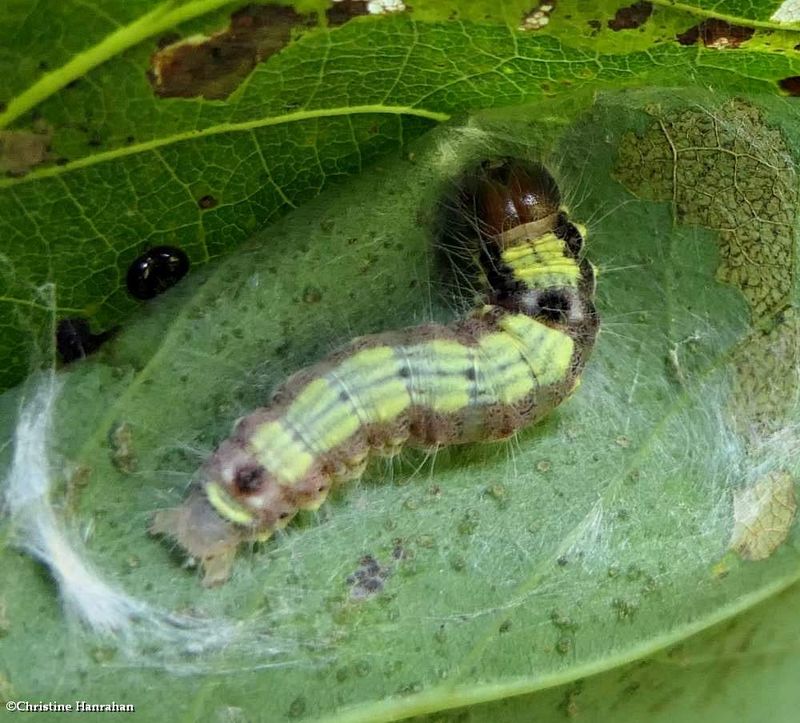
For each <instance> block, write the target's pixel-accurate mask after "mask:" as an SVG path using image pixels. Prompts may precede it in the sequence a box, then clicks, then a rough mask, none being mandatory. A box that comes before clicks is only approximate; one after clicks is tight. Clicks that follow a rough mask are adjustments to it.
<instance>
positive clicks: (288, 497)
mask: <svg viewBox="0 0 800 723" xmlns="http://www.w3.org/2000/svg"><path fill="white" fill-rule="evenodd" d="M457 187H458V191H457V193H456V194H455V195H454V197H453V198H451V199H449V201H448V203H447V204H446V207H447V208H448V209H449V215H450V216H451V221H452V224H450V227H449V228H448V229H447V233H454V234H455V235H457V236H458V237H459V238H460V239H461V240H462V241H463V242H464V243H465V245H466V247H467V248H468V250H469V253H470V255H471V256H472V257H473V258H474V259H475V272H476V273H477V274H478V276H479V278H480V280H481V282H482V285H483V288H484V293H483V297H482V299H481V301H480V303H479V304H478V305H477V307H476V308H475V309H473V310H472V311H471V312H470V313H469V314H467V315H466V316H465V317H464V318H462V319H459V320H457V321H455V322H453V323H451V324H449V325H440V324H425V325H422V326H417V327H412V328H407V329H402V330H398V331H391V332H385V333H381V334H375V335H371V336H365V337H360V338H357V339H354V340H353V341H351V342H350V343H349V344H347V345H346V346H345V347H343V348H342V349H340V350H339V351H338V352H335V353H334V354H332V355H331V356H329V357H328V358H327V359H324V360H323V361H321V362H319V363H317V364H315V365H313V366H311V367H308V368H306V369H303V370H301V371H299V372H297V373H296V374H294V375H293V376H291V377H290V378H289V379H288V380H287V381H286V382H284V383H283V384H282V385H281V386H280V387H279V388H278V389H277V390H276V391H275V393H274V395H273V398H272V401H271V403H270V404H268V405H267V406H265V407H260V408H258V409H256V410H255V411H253V412H252V413H251V414H249V415H247V416H245V417H244V418H242V419H240V420H239V421H238V423H237V424H236V427H235V429H234V431H233V434H232V435H231V437H229V438H228V439H227V440H226V441H224V442H223V443H222V444H221V445H220V446H219V447H218V448H217V450H216V451H215V452H214V454H213V455H212V456H211V457H210V459H209V460H208V461H207V462H206V464H205V465H204V466H203V468H202V470H201V471H200V474H199V477H198V480H197V481H196V482H195V483H194V484H193V486H192V488H191V490H190V492H189V495H188V497H187V499H186V500H185V501H184V503H183V504H182V505H180V506H179V507H177V508H174V509H169V510H163V511H160V512H158V513H157V514H156V515H155V517H154V520H153V524H152V526H151V531H152V532H153V533H154V534H161V535H166V536H169V537H171V538H173V539H175V540H176V541H177V542H178V544H179V545H180V546H181V547H182V548H183V549H184V550H186V552H187V553H188V554H190V555H192V556H194V557H196V558H198V559H199V560H200V561H201V563H202V565H203V567H204V570H205V578H204V584H206V585H213V584H217V583H220V582H224V580H226V579H227V577H228V574H229V571H230V567H231V563H232V560H233V556H234V554H235V551H236V549H237V547H238V545H239V544H240V543H242V542H245V541H249V540H264V539H267V538H268V537H270V535H272V533H273V532H274V531H275V530H276V529H280V528H282V527H284V526H285V525H286V524H287V523H288V522H289V521H290V520H291V519H292V517H293V516H294V515H295V514H296V513H297V511H298V510H301V509H317V508H318V507H319V506H320V505H321V504H322V503H323V502H324V501H325V498H326V497H327V495H328V492H329V491H330V489H331V487H332V486H334V485H337V484H340V483H343V482H345V481H347V480H353V479H356V478H358V477H360V475H361V474H362V473H363V471H364V468H365V466H366V463H367V460H368V457H369V456H370V455H382V456H393V455H396V454H397V453H398V452H399V451H400V450H401V449H402V448H403V447H404V446H413V447H422V448H436V447H440V446H445V445H454V444H464V443H470V442H478V441H489V440H501V439H505V438H507V437H509V436H511V435H513V434H514V433H515V432H516V431H518V430H519V429H521V428H523V427H525V426H527V425H530V424H532V423H533V422H535V421H537V420H539V419H541V418H542V417H543V416H545V415H546V414H547V413H549V412H550V411H551V410H552V409H554V408H555V407H556V406H558V405H559V404H560V403H561V402H562V401H563V400H564V399H565V398H566V397H567V396H569V394H570V393H571V392H572V390H573V389H574V388H575V386H576V384H577V381H578V378H579V376H580V374H581V372H582V370H583V367H584V365H585V363H586V361H587V359H588V356H589V354H590V352H591V350H592V347H593V345H594V340H595V337H596V334H597V330H598V325H599V322H598V317H597V313H596V311H595V307H594V303H593V299H594V290H595V274H594V268H593V267H592V265H591V264H590V263H589V262H588V261H587V260H586V259H583V258H582V257H581V253H582V250H583V235H584V234H583V233H582V232H581V229H580V228H579V227H578V226H576V225H575V224H573V223H572V222H571V221H570V220H569V218H568V214H567V212H566V211H565V210H564V209H563V208H562V207H561V196H560V192H559V189H558V187H557V185H556V183H555V180H554V179H553V177H552V176H551V175H550V174H549V173H548V172H547V170H546V169H545V168H543V167H542V166H540V165H538V164H533V163H528V162H524V161H521V160H517V159H512V158H502V159H498V160H490V161H484V162H483V163H480V164H478V165H477V166H475V167H473V168H471V169H469V170H468V172H466V173H465V174H464V176H463V178H462V179H461V180H460V182H459V183H458V185H457Z"/></svg>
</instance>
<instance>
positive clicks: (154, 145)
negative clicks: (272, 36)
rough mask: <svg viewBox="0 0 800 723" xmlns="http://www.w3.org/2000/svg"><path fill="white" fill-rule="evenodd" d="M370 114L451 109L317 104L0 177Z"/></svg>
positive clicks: (437, 117)
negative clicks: (264, 130) (182, 144)
mask: <svg viewBox="0 0 800 723" xmlns="http://www.w3.org/2000/svg"><path fill="white" fill-rule="evenodd" d="M370 114H373V115H396V116H402V115H409V116H416V117H418V118H425V119H428V120H431V121H436V122H440V123H442V122H444V121H447V120H449V118H450V115H449V114H448V113H440V112H437V111H433V110H426V109H424V108H414V107H412V106H406V105H383V104H381V103H374V104H368V105H354V106H343V107H338V108H316V109H313V110H301V111H295V112H294V113H284V114H282V115H277V116H268V117H266V118H256V119H254V120H249V121H241V122H239V123H219V124H218V125H213V126H208V127H207V128H203V129H200V130H191V131H184V132H182V133H173V134H171V135H168V136H164V137H163V138H153V139H151V140H149V141H143V142H141V143H136V144H133V145H130V146H123V147H120V148H114V149H112V150H109V151H104V152H102V153H94V154H92V155H91V156H84V157H83V158H78V159H76V160H74V161H70V162H69V163H65V164H63V165H60V166H48V167H46V168H40V169H38V170H35V171H31V172H30V173H28V174H26V175H24V176H21V177H17V178H0V189H2V188H10V187H13V186H19V185H21V184H23V183H28V182H30V181H36V180H40V179H42V178H53V177H56V176H60V175H62V174H65V173H69V172H71V171H75V170H78V169H81V168H88V167H90V166H94V165H97V164H99V163H106V162H108V161H113V160H117V159H119V158H125V157H126V156H132V155H136V154H139V153H146V152H147V151H152V150H156V149H158V148H163V147H164V146H169V145H173V144H175V143H181V142H183V141H191V140H197V139H199V138H208V137H209V136H215V135H222V134H225V133H243V132H247V131H252V130H256V129H259V128H266V127H268V126H277V125H285V124H289V123H298V122H300V121H305V120H314V119H318V118H336V117H341V116H351V115H370Z"/></svg>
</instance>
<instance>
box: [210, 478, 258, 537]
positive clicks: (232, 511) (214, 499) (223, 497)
mask: <svg viewBox="0 0 800 723" xmlns="http://www.w3.org/2000/svg"><path fill="white" fill-rule="evenodd" d="M206 496H207V497H208V501H209V502H210V503H211V506H212V507H213V508H214V509H215V510H216V511H217V512H218V513H219V514H220V516H221V517H224V518H225V519H226V520H230V521H231V522H234V523H236V524H237V525H249V524H250V523H252V522H253V519H254V517H255V516H254V515H253V513H252V512H249V511H248V510H246V509H245V508H244V507H242V505H240V504H239V503H238V502H234V500H232V499H231V497H230V495H229V494H228V493H227V492H226V491H225V490H224V489H222V487H220V486H219V485H218V484H216V483H215V482H211V483H209V484H208V485H206ZM270 534H271V533H270Z"/></svg>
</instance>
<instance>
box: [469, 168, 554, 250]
mask: <svg viewBox="0 0 800 723" xmlns="http://www.w3.org/2000/svg"><path fill="white" fill-rule="evenodd" d="M459 205H460V207H461V210H462V212H463V213H466V214H467V216H468V217H469V218H470V220H472V221H473V223H474V224H475V228H476V229H478V230H479V231H480V233H481V235H483V236H497V235H499V234H502V233H506V232H508V231H511V230H513V229H514V228H516V227H517V226H521V225H523V224H528V223H533V222H542V225H543V229H542V230H543V231H548V230H551V229H552V227H553V226H554V225H555V222H556V217H557V214H558V209H559V206H560V205H561V193H560V192H559V190H558V185H557V184H556V182H555V179H554V178H553V177H552V176H551V175H550V173H549V172H548V171H547V169H546V168H545V167H544V166H542V165H541V164H539V163H533V162H531V161H523V160H520V159H517V158H501V159H497V160H490V161H483V162H482V163H481V164H480V165H479V166H478V167H477V168H476V169H474V171H471V172H469V173H467V174H466V175H465V181H464V184H463V185H462V189H461V193H460V199H459Z"/></svg>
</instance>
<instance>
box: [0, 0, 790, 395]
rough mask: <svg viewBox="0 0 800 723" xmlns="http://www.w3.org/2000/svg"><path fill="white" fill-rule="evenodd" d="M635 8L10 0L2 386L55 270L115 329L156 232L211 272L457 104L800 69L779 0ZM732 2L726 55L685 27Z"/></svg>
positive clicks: (26, 362) (27, 355)
mask: <svg viewBox="0 0 800 723" xmlns="http://www.w3.org/2000/svg"><path fill="white" fill-rule="evenodd" d="M356 5H358V3H356V2H348V3H343V4H342V5H341V6H340V7H343V8H345V7H351V6H353V7H355V6H356ZM629 5H630V4H629V3H627V2H620V1H618V0H617V1H608V2H603V3H592V4H591V5H587V4H586V3H581V2H577V0H564V1H563V2H560V3H559V4H558V8H557V9H556V10H555V11H553V12H552V13H551V14H550V16H549V22H548V24H547V25H545V26H543V27H542V28H541V29H539V30H535V31H527V32H524V31H518V30H517V28H518V27H520V26H522V25H524V23H525V18H526V17H527V16H528V15H529V14H530V12H531V5H530V2H528V0H525V2H521V1H519V0H514V2H506V3H503V4H502V5H501V6H500V5H499V4H498V3H495V2H457V1H456V0H451V1H450V2H445V3H443V2H440V0H421V1H419V2H415V3H413V8H412V11H411V12H409V13H398V14H396V15H384V16H381V17H356V18H354V19H352V20H350V21H349V22H345V23H344V24H341V25H340V24H338V23H340V22H341V20H342V18H338V17H337V16H335V15H330V14H326V10H328V3H327V2H324V1H323V0H305V1H304V2H299V1H298V2H296V3H294V7H295V8H296V10H292V9H290V8H288V7H284V6H275V5H272V4H268V5H264V6H262V5H258V6H253V7H252V8H250V7H249V8H245V9H244V10H242V9H241V8H240V7H239V6H238V5H237V4H236V3H229V2H225V1H224V0H184V1H183V2H179V1H178V0H166V1H165V2H161V3H153V2H151V1H150V0H137V1H136V2H122V1H116V0H115V1H114V2H106V3H103V4H102V6H100V5H97V4H91V3H90V4H86V3H84V2H80V1H79V0H70V1H69V2H41V3H37V4H35V5H34V6H33V7H31V6H30V4H29V3H20V2H13V3H6V4H5V5H4V7H3V8H2V9H0V48H2V51H0V53H2V54H0V69H3V70H5V71H6V72H3V73H0V99H3V100H4V104H3V106H2V107H3V108H4V109H3V110H2V111H0V128H5V130H3V131H0V146H2V150H0V169H2V170H5V172H6V174H7V176H6V177H5V178H2V179H0V234H2V238H3V247H2V252H3V256H2V257H0V308H2V309H3V311H2V325H1V328H2V331H1V332H0V339H2V342H3V343H2V349H3V356H2V364H0V388H7V387H8V386H10V385H12V384H14V383H16V382H18V381H19V380H20V379H21V378H22V377H23V376H24V374H25V372H26V371H28V370H29V369H30V367H31V354H32V349H33V346H32V344H31V340H32V339H39V338H41V337H46V336H47V335H48V334H49V330H50V323H49V316H48V313H49V312H48V305H47V303H46V302H45V301H43V300H42V298H41V293H40V291H41V288H42V286H43V285H44V284H46V283H54V284H55V285H56V291H57V296H56V308H57V314H58V316H59V318H61V317H76V316H78V317H86V318H88V319H90V320H91V322H92V325H93V329H94V331H95V332H96V333H99V332H101V331H104V330H110V329H112V328H114V327H116V326H117V325H118V324H120V323H121V322H123V321H124V320H125V319H126V318H127V317H128V316H129V315H130V314H131V313H132V312H133V311H134V310H135V309H136V308H137V302H136V301H135V300H134V299H132V298H131V297H130V296H129V295H128V294H127V292H126V289H125V285H124V278H125V274H126V269H127V267H128V265H129V264H130V263H131V262H132V261H133V259H135V258H136V257H137V256H138V255H139V254H141V253H142V252H144V251H146V250H147V249H148V248H150V247H152V246H156V245H161V244H169V245H175V246H179V247H181V248H183V249H184V250H185V251H186V252H187V254H188V255H189V257H190V260H191V263H192V265H193V267H195V268H196V267H199V266H201V265H202V264H204V263H206V262H207V261H209V260H211V259H213V258H216V257H219V256H221V255H223V254H224V253H226V252H227V251H229V250H230V249H232V248H233V247H235V246H236V245H237V244H239V243H241V242H242V241H243V240H244V239H246V238H247V237H249V236H250V235H251V234H252V233H253V232H254V231H255V230H256V229H257V228H259V227H262V226H263V225H264V224H266V223H269V222H271V221H273V220H274V219H275V218H277V217H278V216H279V215H280V214H282V213H284V212H285V211H286V210H288V209H290V208H292V207H294V206H299V205H302V204H303V203H304V202H306V201H307V200H308V199H309V198H311V197H313V196H314V195H315V194H316V193H318V192H319V190H320V189H322V188H323V187H325V186H327V185H328V184H330V183H336V182H338V180H340V179H341V178H342V177H344V176H346V175H348V174H351V173H357V172H359V171H361V170H362V169H363V168H364V167H365V164H368V162H369V161H370V160H373V159H375V158H377V157H379V156H380V155H382V154H384V153H386V152H387V151H388V150H390V149H392V148H398V147H400V146H402V144H403V143H404V142H407V141H409V140H410V139H412V138H414V137H415V136H418V135H419V134H420V133H422V132H424V131H426V130H428V129H429V128H430V127H431V125H433V124H435V123H437V122H441V121H443V120H445V119H447V118H448V117H450V116H452V115H454V114H458V113H461V112H463V111H467V110H474V109H477V108H486V107H501V106H508V105H513V104H519V103H527V102H534V101H540V100H542V99H543V98H546V97H552V96H568V97H575V98H580V97H586V96H588V95H589V94H590V93H591V92H593V91H594V90H596V89H598V88H609V87H610V88H613V87H622V86H628V85H643V84H648V83H650V84H652V83H656V84H659V85H680V84H682V83H684V82H685V81H686V79H687V78H689V77H693V78H695V79H696V80H697V82H699V83H700V84H703V85H715V86H718V87H727V88H729V89H731V90H734V91H738V90H747V91H748V92H753V91H754V90H756V89H759V88H762V89H767V88H775V83H776V82H777V81H779V80H780V79H782V78H787V77H793V76H796V75H798V73H800V63H798V61H797V60H796V58H795V56H796V53H795V51H794V46H795V45H796V44H797V41H796V37H795V36H796V33H795V32H794V31H785V30H781V29H780V28H781V27H782V26H780V25H779V24H777V23H775V22H772V21H769V20H765V19H764V18H767V17H768V16H769V14H770V13H771V12H772V10H773V3H770V4H769V8H767V6H766V5H764V4H759V5H758V6H756V5H753V4H751V3H741V4H736V3H731V4H730V5H728V4H720V3H715V4H714V5H713V7H712V8H711V9H706V8H704V7H703V5H702V4H698V5H697V6H689V5H679V6H675V7H673V5H672V4H671V3H667V2H664V3H660V2H659V3H654V4H653V6H652V13H651V14H650V15H647V14H645V15H643V16H641V17H640V16H636V17H639V20H636V21H635V22H636V23H640V24H639V26H638V27H630V26H628V25H626V24H625V23H623V24H622V25H621V26H620V25H619V24H615V22H614V20H615V18H617V16H618V13H619V12H622V11H623V10H624V9H625V8H626V7H629ZM740 5H741V6H740ZM362 9H363V8H362ZM232 12H233V15H232V16H231V13H232ZM237 13H239V14H238V15H237ZM242 13H243V14H242ZM715 13H716V15H715ZM721 14H722V15H725V17H726V18H727V17H728V16H730V22H732V23H736V24H740V25H743V26H746V27H747V29H749V30H754V31H755V34H754V35H753V36H752V37H751V38H750V39H749V40H747V42H746V43H744V44H742V46H741V47H740V48H739V49H737V51H736V52H735V53H733V52H729V51H725V52H720V51H719V50H718V49H716V48H706V47H700V48H698V47H696V46H695V45H689V46H685V45H682V44H681V43H679V42H677V41H676V38H677V36H678V35H680V34H682V33H685V32H686V31H687V30H690V29H691V28H692V27H695V26H697V25H698V23H699V22H701V21H702V20H703V19H704V18H709V17H717V16H718V15H721ZM623 15H624V13H623ZM237 17H238V18H239V21H237V20H236V18H237ZM626 17H627V16H626ZM245 21H247V23H245ZM237 22H238V23H239V24H238V25H237ZM231 23H233V27H234V28H239V30H236V31H235V32H238V33H239V35H235V34H234V35H230V33H231V32H233V30H232V29H229V25H230V24H231ZM248 23H249V24H248ZM315 23H320V25H319V26H316V25H315ZM245 26H246V27H247V28H250V29H249V30H243V29H242V28H243V27H245ZM265 28H266V29H265ZM621 28H622V29H621ZM226 32H227V33H229V34H228V35H226V36H225V37H227V38H228V40H229V42H228V43H227V44H225V43H222V45H221V46H220V45H217V46H215V47H216V50H214V48H209V49H208V50H207V54H206V55H203V54H202V53H201V54H200V55H199V56H195V60H194V61H193V62H194V64H192V63H190V62H189V61H184V65H181V63H180V62H179V63H177V64H176V65H175V64H173V65H170V62H168V61H169V59H170V58H172V59H173V60H174V56H171V55H167V56H165V55H164V52H165V51H164V50H163V48H162V50H161V51H160V54H159V45H164V44H167V43H169V42H172V41H174V40H175V39H176V38H177V39H181V38H183V39H186V38H193V37H195V36H197V35H198V34H203V35H206V36H209V37H210V36H215V33H216V34H217V35H216V36H215V38H216V40H214V41H213V42H215V43H218V44H219V43H221V42H222V41H221V40H220V36H219V34H220V33H223V34H224V33H226ZM703 37H706V36H703ZM716 40H717V41H718V40H719V38H716ZM701 45H702V43H701ZM170 47H174V46H170ZM231 48H234V49H235V52H234V51H233V50H231ZM243 48H244V49H245V50H243ZM247 49H249V50H250V51H252V52H251V53H250V55H248V53H247V52H246V50H247ZM212 51H213V52H212ZM276 51H277V52H276ZM170 52H171V51H170ZM231 53H232V55H231ZM157 57H159V58H162V59H163V60H164V62H163V66H162V65H159V67H161V68H162V70H161V71H159V73H158V74H156V75H158V77H162V76H171V77H173V81H172V82H171V83H169V82H168V83H167V84H166V85H167V86H169V87H171V88H173V90H174V89H175V88H176V87H177V88H179V89H180V91H181V93H182V94H183V95H191V94H192V92H194V90H196V91H197V92H202V93H206V94H210V95H206V97H202V96H197V97H161V96H160V95H159V94H158V93H157V92H155V90H154V86H153V84H152V83H151V81H150V80H148V72H149V73H150V74H151V77H152V76H153V73H154V65H153V64H154V62H155V61H154V58H157ZM197 57H199V60H198V59H197ZM220 58H222V60H220ZM220 65H221V66H223V69H224V72H222V71H221V70H220V68H219V66H220ZM251 67H252V71H249V68H251ZM187 68H188V70H187ZM181 69H183V70H181ZM162 71H163V72H162ZM181 72H183V75H181ZM220 73H222V76H221V77H220V76H219V74H220ZM208 76H210V77H211V80H209V79H208ZM175 78H177V80H175ZM187 78H188V79H187ZM204 78H205V80H203V79H204ZM195 83H196V86H197V87H195ZM237 84H238V85H237ZM162 90H163V88H162ZM228 90H230V91H231V92H230V95H227V96H226V95H225V93H227V92H228ZM159 92H161V91H159ZM209 97H210V98H213V99H208V98H209ZM223 97H224V98H225V99H224V100H221V99H220V98H223ZM575 105H576V107H580V105H581V103H580V102H577V101H576V103H575Z"/></svg>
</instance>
